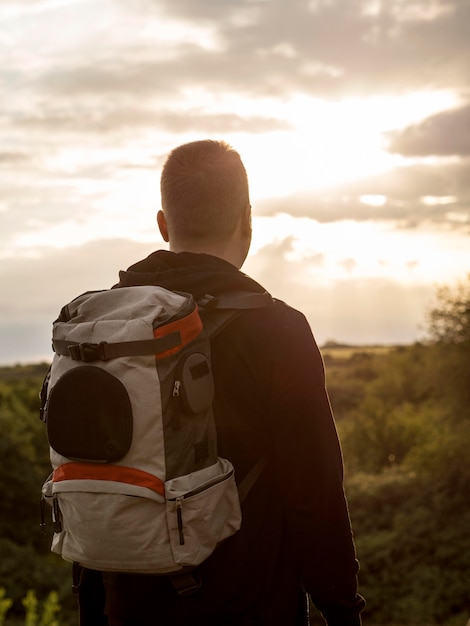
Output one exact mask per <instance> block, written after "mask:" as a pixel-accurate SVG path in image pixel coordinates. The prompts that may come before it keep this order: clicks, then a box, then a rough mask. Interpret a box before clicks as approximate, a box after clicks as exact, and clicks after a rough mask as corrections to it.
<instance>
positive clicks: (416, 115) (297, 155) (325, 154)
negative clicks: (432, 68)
mask: <svg viewBox="0 0 470 626" xmlns="http://www.w3.org/2000/svg"><path fill="white" fill-rule="evenodd" d="M457 102H458V100H457V96H456V95H455V94H454V93H452V92H449V91H442V92H420V93H415V94H409V95H408V96H401V97H392V96H381V97H373V98H364V99H358V98H349V99H345V100H341V101H336V102H328V101H325V100H319V99H315V98H311V97H307V96H299V95H297V96H294V97H292V99H291V100H290V101H288V102H282V103H281V102H279V101H275V100H263V101H261V102H257V103H252V102H250V103H248V102H243V101H241V102H239V103H238V102H237V105H236V107H235V108H236V110H237V112H238V114H239V115H243V114H248V111H249V114H250V115H256V114H259V115H264V116H266V117H269V118H271V119H274V120H278V121H279V122H280V123H281V122H282V123H284V126H286V125H290V128H289V129H285V128H284V129H281V128H280V130H277V131H276V130H273V131H272V132H270V133H264V134H258V135H256V134H248V133H246V134H244V133H241V134H239V133H237V134H236V135H232V136H229V138H228V139H229V141H230V140H232V142H233V144H234V146H235V147H236V148H237V149H239V151H240V153H241V154H242V157H243V160H244V162H245V164H246V165H247V169H248V172H249V174H250V182H251V191H252V196H253V197H254V198H255V199H256V198H266V197H274V196H279V195H288V194H290V193H293V192H294V191H299V190H302V189H318V188H321V187H325V186H332V185H335V184H338V183H341V182H345V181H348V180H355V179H359V178H362V177H366V176H371V175H374V174H378V173H381V172H385V171H387V170H389V169H392V168H393V167H396V166H399V165H402V164H403V163H404V161H405V159H404V158H403V157H401V156H399V155H394V154H390V153H388V152H387V150H386V147H387V146H386V133H387V132H389V131H392V130H397V129H400V128H404V127H406V126H408V125H410V124H413V123H417V122H419V121H421V120H423V119H425V118H426V117H428V116H429V115H432V114H433V113H436V112H437V111H440V110H442V109H445V108H450V107H452V106H455V105H456V103H457ZM220 104H221V103H220V102H218V106H219V107H220ZM231 107H232V110H233V109H234V103H233V100H232V101H231Z"/></svg>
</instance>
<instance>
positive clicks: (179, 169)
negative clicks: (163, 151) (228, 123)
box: [160, 139, 250, 240]
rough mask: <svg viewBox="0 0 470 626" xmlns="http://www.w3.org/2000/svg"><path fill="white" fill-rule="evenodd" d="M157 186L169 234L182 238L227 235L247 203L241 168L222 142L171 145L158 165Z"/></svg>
mask: <svg viewBox="0 0 470 626" xmlns="http://www.w3.org/2000/svg"><path fill="white" fill-rule="evenodd" d="M160 190H161V197H162V208H163V211H164V213H165V217H166V221H167V224H168V230H169V232H170V237H171V236H176V237H178V238H180V239H183V240H196V239H202V240H204V239H205V240H214V239H220V240H224V239H227V238H229V237H230V235H231V234H232V233H233V231H234V229H235V227H236V225H237V223H238V221H239V219H240V216H241V215H242V213H243V211H244V210H245V209H246V207H247V205H248V204H249V202H250V197H249V190H248V177H247V174H246V170H245V167H244V165H243V163H242V160H241V158H240V155H239V154H238V152H237V151H236V150H234V149H233V148H232V147H231V146H229V145H228V144H227V143H226V142H225V141H214V140H210V139H206V140H203V141H193V142H191V143H186V144H184V145H182V146H179V147H178V148H175V149H174V150H173V151H172V152H170V154H169V155H168V158H167V160H166V162H165V164H164V166H163V171H162V176H161V180H160Z"/></svg>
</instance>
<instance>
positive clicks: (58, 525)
mask: <svg viewBox="0 0 470 626" xmlns="http://www.w3.org/2000/svg"><path fill="white" fill-rule="evenodd" d="M52 518H53V522H54V532H55V533H61V532H62V522H61V521H60V518H61V515H60V508H59V502H58V500H57V498H54V499H53V501H52Z"/></svg>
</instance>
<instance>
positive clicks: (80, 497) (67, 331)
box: [41, 286, 272, 574]
mask: <svg viewBox="0 0 470 626" xmlns="http://www.w3.org/2000/svg"><path fill="white" fill-rule="evenodd" d="M271 303H272V298H271V296H270V295H269V294H268V293H266V292H265V293H264V294H259V293H258V294H254V293H231V294H229V295H227V296H221V297H220V298H213V297H211V296H205V297H204V298H203V299H202V300H200V301H198V302H196V301H195V299H194V297H193V296H192V295H190V294H187V293H181V292H173V291H169V290H167V289H164V288H162V287H157V286H132V287H123V288H118V289H109V290H104V291H94V292H86V293H84V294H82V295H80V296H78V298H76V299H74V300H73V301H72V302H70V303H69V304H67V305H66V306H65V307H63V309H62V310H61V312H60V315H59V317H58V319H57V320H56V321H55V322H54V324H53V337H52V344H53V349H54V352H55V355H54V358H53V361H52V365H51V368H50V370H49V373H48V375H47V376H46V379H45V381H44V385H43V388H42V392H41V398H42V403H41V404H42V406H41V419H42V420H43V421H44V422H45V423H46V425H47V436H48V440H49V444H50V456H51V464H52V470H53V471H52V474H51V475H50V476H49V478H48V479H47V480H46V482H45V483H44V485H43V488H42V526H43V527H44V509H45V506H44V503H46V502H47V503H48V504H49V505H50V506H51V508H52V520H53V529H54V535H53V539H52V546H51V550H52V551H53V552H55V553H58V554H60V555H61V556H62V557H63V558H64V559H66V560H69V561H72V562H76V563H79V564H80V565H82V566H84V567H87V568H90V569H96V570H101V571H115V572H129V573H153V574H172V573H177V572H181V571H187V570H188V568H189V569H191V568H194V567H195V566H197V565H199V564H200V563H202V561H204V560H205V559H206V558H207V557H208V556H209V555H210V554H211V553H212V552H213V550H214V549H215V548H216V547H217V545H219V544H220V543H221V542H222V541H224V540H225V539H227V538H228V537H230V536H231V535H233V534H234V533H235V532H237V530H238V529H239V528H240V524H241V509H240V499H242V498H244V497H245V496H246V494H247V493H248V491H249V490H250V489H251V487H252V485H253V484H254V482H255V481H256V480H257V478H258V476H259V474H260V473H261V471H262V469H263V463H264V460H263V459H262V460H261V461H259V462H258V464H257V465H256V466H255V467H254V468H253V469H252V470H251V472H249V473H248V476H247V477H246V478H245V479H244V481H242V484H241V485H239V487H238V488H237V484H236V482H235V475H234V468H233V465H232V463H231V462H230V460H228V459H224V458H220V457H219V456H218V453H217V433H216V428H215V422H214V415H213V410H212V401H213V397H214V380H213V375H212V370H211V339H213V337H214V336H215V335H216V334H217V333H218V332H220V331H221V330H222V329H223V328H224V327H225V326H226V324H227V323H229V322H230V321H231V320H233V319H234V317H235V316H236V315H237V314H239V313H241V312H242V311H243V310H244V309H250V308H258V307H262V306H268V305H269V304H271ZM242 494H243V495H242Z"/></svg>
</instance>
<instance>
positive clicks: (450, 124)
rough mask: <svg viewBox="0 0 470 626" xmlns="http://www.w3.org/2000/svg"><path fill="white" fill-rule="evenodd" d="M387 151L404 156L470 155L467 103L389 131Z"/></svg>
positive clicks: (469, 114)
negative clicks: (419, 121)
mask: <svg viewBox="0 0 470 626" xmlns="http://www.w3.org/2000/svg"><path fill="white" fill-rule="evenodd" d="M390 139H391V143H390V146H389V151H390V152H396V153H399V154H403V155H405V156H436V155H437V156H449V155H451V156H452V155H455V156H465V157H468V156H470V104H467V105H466V106H463V107H460V108H457V109H453V110H451V111H443V112H441V113H437V114H436V115H433V116H431V117H429V118H427V119H426V120H424V121H423V122H421V123H420V124H415V125H413V126H409V127H408V128H405V129H404V130H402V131H399V132H395V133H391V135H390Z"/></svg>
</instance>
